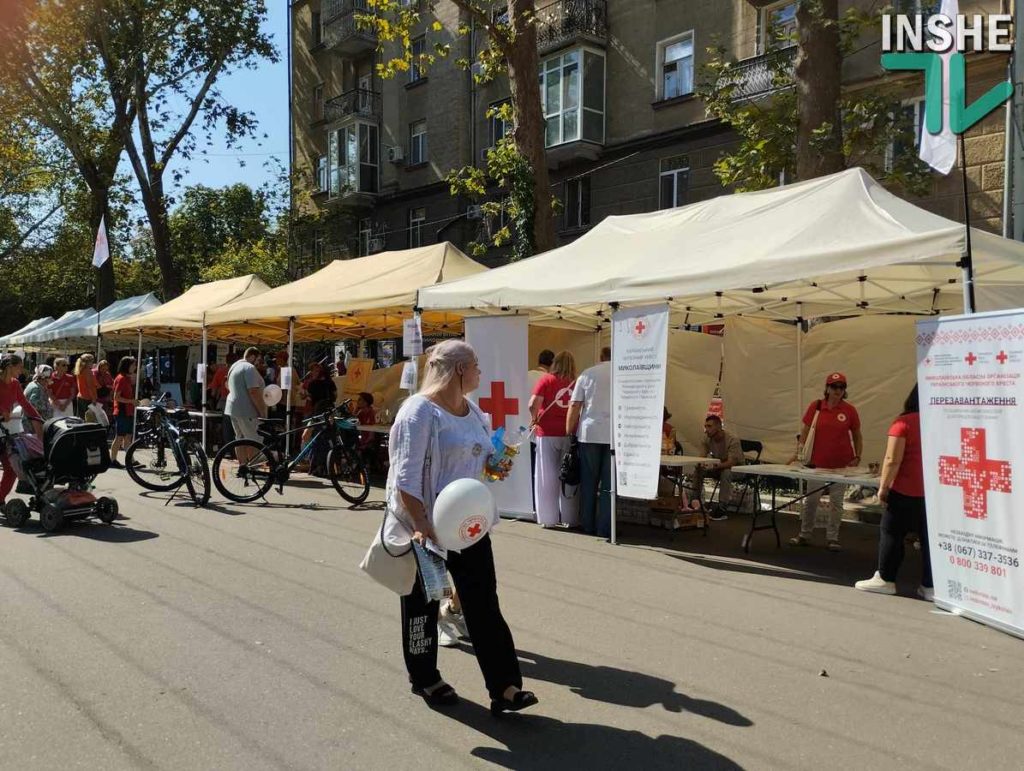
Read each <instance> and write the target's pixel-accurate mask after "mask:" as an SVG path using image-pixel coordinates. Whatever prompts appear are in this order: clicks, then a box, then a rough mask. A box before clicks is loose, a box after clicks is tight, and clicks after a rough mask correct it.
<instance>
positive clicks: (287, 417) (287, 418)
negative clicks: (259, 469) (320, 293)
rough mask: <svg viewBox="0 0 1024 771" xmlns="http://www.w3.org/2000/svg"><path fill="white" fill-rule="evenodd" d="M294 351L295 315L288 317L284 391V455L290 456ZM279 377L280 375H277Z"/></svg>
mask: <svg viewBox="0 0 1024 771" xmlns="http://www.w3.org/2000/svg"><path fill="white" fill-rule="evenodd" d="M294 353H295V317H294V316H289V317H288V372H289V377H288V391H287V393H285V401H284V430H285V434H284V456H285V458H290V457H291V453H290V452H289V448H290V445H291V435H290V434H289V433H288V432H289V431H290V430H291V427H292V377H294V376H295V370H294V366H295V362H293V361H292V355H293V354H294ZM279 377H280V375H279Z"/></svg>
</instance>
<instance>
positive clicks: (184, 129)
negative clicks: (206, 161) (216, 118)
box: [161, 54, 225, 166]
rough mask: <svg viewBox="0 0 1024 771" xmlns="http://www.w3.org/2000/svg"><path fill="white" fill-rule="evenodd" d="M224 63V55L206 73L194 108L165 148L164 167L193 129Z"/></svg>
mask: <svg viewBox="0 0 1024 771" xmlns="http://www.w3.org/2000/svg"><path fill="white" fill-rule="evenodd" d="M224 61H225V57H224V55H223V54H222V55H221V56H219V57H218V58H217V61H216V62H215V63H214V65H213V67H212V68H211V69H210V71H209V72H208V73H206V78H205V79H204V80H203V85H202V86H201V87H200V89H199V92H198V93H197V94H196V95H195V98H194V99H193V100H192V107H191V109H190V110H189V111H188V115H187V116H185V120H184V121H183V122H182V124H181V126H180V127H179V128H178V132H177V133H176V134H175V135H174V136H173V137H172V138H171V141H170V142H168V143H167V146H166V147H165V148H164V152H163V156H162V158H161V162H162V164H163V165H164V166H166V165H167V162H168V161H169V160H170V159H171V157H172V156H173V155H174V151H175V150H177V149H178V145H179V144H181V140H183V139H184V138H185V136H186V135H187V134H188V132H189V129H191V128H192V123H193V121H195V119H196V116H197V115H198V114H199V110H200V109H202V106H203V102H204V101H205V100H206V94H207V93H209V91H210V89H211V88H212V87H213V84H214V81H216V80H217V76H218V75H219V74H220V71H221V68H222V67H223V66H224Z"/></svg>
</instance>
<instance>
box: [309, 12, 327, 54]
mask: <svg viewBox="0 0 1024 771" xmlns="http://www.w3.org/2000/svg"><path fill="white" fill-rule="evenodd" d="M309 35H310V42H311V43H312V44H313V48H316V47H317V46H318V45H320V44H321V43H323V42H324V26H323V22H322V21H321V16H320V11H313V19H312V21H311V22H310V25H309Z"/></svg>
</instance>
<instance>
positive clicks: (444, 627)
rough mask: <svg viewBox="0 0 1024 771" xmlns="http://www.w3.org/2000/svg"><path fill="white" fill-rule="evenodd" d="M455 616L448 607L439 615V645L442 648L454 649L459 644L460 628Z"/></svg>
mask: <svg viewBox="0 0 1024 771" xmlns="http://www.w3.org/2000/svg"><path fill="white" fill-rule="evenodd" d="M453 616H454V614H453V613H451V612H450V611H448V606H447V605H445V606H443V607H442V609H441V612H440V613H438V614H437V644H438V645H440V646H441V647H442V648H452V647H454V646H456V645H458V644H459V627H458V624H456V623H455V621H454V620H453Z"/></svg>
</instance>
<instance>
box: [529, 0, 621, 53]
mask: <svg viewBox="0 0 1024 771" xmlns="http://www.w3.org/2000/svg"><path fill="white" fill-rule="evenodd" d="M577 43H591V44H593V45H598V46H601V47H602V48H604V47H605V46H606V45H607V43H608V5H607V2H606V0H555V2H553V3H549V4H547V5H544V6H542V7H540V8H538V9H537V48H538V50H539V51H540V54H541V56H544V55H545V54H549V53H551V52H552V51H557V50H558V49H560V48H565V47H567V46H570V45H575V44H577Z"/></svg>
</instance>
